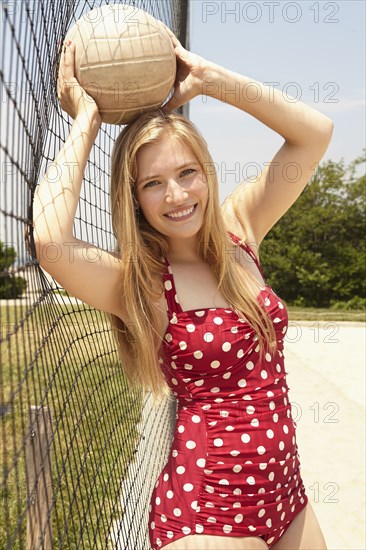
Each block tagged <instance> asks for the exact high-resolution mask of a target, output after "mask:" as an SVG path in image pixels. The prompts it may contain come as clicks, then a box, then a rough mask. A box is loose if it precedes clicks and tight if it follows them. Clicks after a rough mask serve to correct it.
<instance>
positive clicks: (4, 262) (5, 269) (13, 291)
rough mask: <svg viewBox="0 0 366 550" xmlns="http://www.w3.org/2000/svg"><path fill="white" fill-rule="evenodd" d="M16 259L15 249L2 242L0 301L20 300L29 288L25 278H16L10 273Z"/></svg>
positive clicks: (0, 255) (0, 247) (0, 244)
mask: <svg viewBox="0 0 366 550" xmlns="http://www.w3.org/2000/svg"><path fill="white" fill-rule="evenodd" d="M16 258H17V254H16V251H15V248H14V247H13V246H6V244H4V243H3V242H1V241H0V300H2V299H11V298H19V297H20V296H21V295H22V294H23V292H24V291H25V289H26V288H27V281H26V279H24V277H16V276H15V275H13V274H11V273H10V271H9V268H10V267H11V266H12V265H13V264H14V262H15V260H16Z"/></svg>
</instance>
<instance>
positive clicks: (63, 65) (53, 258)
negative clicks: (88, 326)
mask: <svg viewBox="0 0 366 550" xmlns="http://www.w3.org/2000/svg"><path fill="white" fill-rule="evenodd" d="M74 59H75V47H74V45H73V44H69V45H67V46H65V48H64V54H63V56H62V60H61V62H60V71H59V80H58V96H59V99H60V101H61V105H62V108H63V109H64V110H65V111H66V112H67V113H69V115H70V116H72V117H73V118H74V122H73V125H72V128H71V132H70V134H69V136H68V138H67V140H66V142H65V143H64V145H63V146H62V148H61V150H60V152H59V153H58V155H57V157H56V158H55V160H54V162H53V163H52V164H51V165H50V167H49V169H48V171H47V173H46V174H45V176H44V178H43V180H42V181H41V182H40V184H39V185H38V187H37V190H36V193H35V196H34V202H33V228H34V241H35V245H36V252H37V258H38V261H39V263H40V265H41V266H42V267H43V268H44V269H45V271H47V272H48V273H49V274H50V275H52V276H53V277H54V278H55V279H56V280H57V281H58V282H59V283H60V284H61V285H62V286H63V287H64V288H65V289H66V290H67V291H68V292H69V293H70V294H72V295H73V296H75V297H77V298H79V299H80V300H82V301H84V302H86V303H88V304H89V305H91V306H92V307H96V308H98V309H100V310H102V311H106V312H109V313H113V314H115V315H118V316H119V317H121V318H123V317H124V311H123V305H122V304H121V292H120V291H119V284H118V283H119V280H120V276H121V269H123V264H122V261H120V260H119V259H118V258H117V257H116V255H114V254H112V253H109V252H107V251H104V250H102V249H99V248H98V247H96V246H94V245H92V244H90V243H87V242H84V241H81V240H79V239H76V238H75V237H74V235H73V224H74V218H75V213H76V209H77V206H78V202H79V198H80V190H81V185H82V181H83V176H84V170H85V166H86V163H87V160H88V157H89V154H90V150H91V148H92V146H93V143H94V141H95V138H96V136H97V134H98V131H99V128H100V124H101V119H100V115H99V112H98V108H97V106H96V104H95V102H94V101H93V99H92V98H91V97H90V96H88V95H87V94H86V93H85V91H84V90H83V89H82V88H81V86H80V85H79V83H78V81H77V80H76V78H75V76H74Z"/></svg>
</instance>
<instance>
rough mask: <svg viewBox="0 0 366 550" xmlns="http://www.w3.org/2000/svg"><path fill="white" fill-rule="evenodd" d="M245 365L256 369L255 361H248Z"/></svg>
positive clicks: (250, 368)
mask: <svg viewBox="0 0 366 550" xmlns="http://www.w3.org/2000/svg"><path fill="white" fill-rule="evenodd" d="M245 366H246V368H247V369H248V370H253V369H254V363H253V362H252V361H248V363H247V364H246V365H245Z"/></svg>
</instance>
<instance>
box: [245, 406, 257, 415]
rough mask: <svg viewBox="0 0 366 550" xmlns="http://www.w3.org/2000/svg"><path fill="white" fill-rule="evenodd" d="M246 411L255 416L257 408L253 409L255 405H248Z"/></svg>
mask: <svg viewBox="0 0 366 550" xmlns="http://www.w3.org/2000/svg"><path fill="white" fill-rule="evenodd" d="M246 411H247V414H254V413H255V408H254V407H253V405H248V406H247V408H246Z"/></svg>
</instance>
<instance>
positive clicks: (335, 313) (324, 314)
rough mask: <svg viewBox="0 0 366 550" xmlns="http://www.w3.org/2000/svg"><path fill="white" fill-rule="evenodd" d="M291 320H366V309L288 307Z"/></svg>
mask: <svg viewBox="0 0 366 550" xmlns="http://www.w3.org/2000/svg"><path fill="white" fill-rule="evenodd" d="M288 312H289V320H290V321H339V322H341V321H349V322H363V323H364V322H365V321H366V311H364V310H360V309H349V310H332V309H327V308H312V307H309V308H304V307H294V306H290V307H288Z"/></svg>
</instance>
